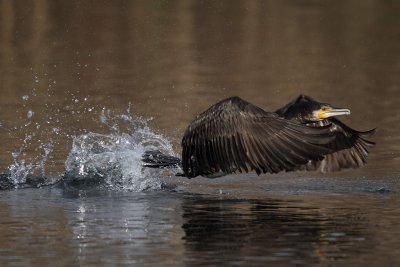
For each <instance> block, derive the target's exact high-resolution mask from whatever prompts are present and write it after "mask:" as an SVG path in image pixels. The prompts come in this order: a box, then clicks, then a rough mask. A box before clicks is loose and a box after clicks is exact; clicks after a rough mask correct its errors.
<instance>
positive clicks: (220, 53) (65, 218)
mask: <svg viewBox="0 0 400 267" xmlns="http://www.w3.org/2000/svg"><path fill="white" fill-rule="evenodd" d="M399 9H400V2H399V1H390V0H383V1H378V0H368V1H357V0H350V1H342V2H337V1H333V0H328V1H312V0H304V1H303V0H302V1H227V0H226V1H225V0H219V1H183V0H182V1H158V0H154V1H140V2H137V1H125V0H117V1H94V0H75V1H51V0H37V1H32V2H29V3H28V2H26V1H19V0H17V1H9V0H0V47H1V49H0V73H1V75H0V93H1V97H0V147H1V150H0V172H3V171H5V170H10V169H11V171H12V170H15V169H17V170H31V171H32V172H36V173H37V174H42V173H45V174H46V175H55V176H57V175H60V173H61V172H62V171H63V169H64V167H65V161H66V158H67V155H68V153H69V152H70V151H71V146H72V142H73V140H74V139H73V137H74V136H79V135H81V134H88V133H90V132H92V133H96V134H106V135H107V134H110V129H109V127H108V126H107V125H104V124H103V123H100V119H99V118H100V116H101V114H102V112H103V111H104V110H110V112H111V114H112V115H121V114H127V113H126V110H127V109H128V108H129V107H132V110H133V112H134V113H135V115H137V116H142V117H143V118H144V119H145V120H146V119H148V118H153V120H152V121H151V122H150V126H151V129H152V130H151V132H152V133H153V132H154V131H155V133H160V134H163V135H164V136H165V137H166V138H167V139H168V140H167V141H171V143H172V144H173V146H174V150H175V151H176V152H179V150H180V149H179V142H180V138H181V136H182V133H183V131H184V129H185V127H186V125H187V124H188V122H189V121H190V120H191V119H192V118H193V116H195V115H196V114H198V113H199V112H200V111H202V110H204V109H205V108H207V107H208V106H210V105H211V104H212V103H215V102H216V101H218V100H220V99H222V98H225V97H228V96H232V95H240V96H241V97H242V98H244V99H246V100H248V101H250V102H253V103H255V104H257V105H259V106H262V107H264V108H265V109H266V110H275V109H276V108H278V107H280V106H282V105H283V104H285V103H287V102H289V101H290V100H292V99H293V98H294V97H296V96H297V95H299V94H300V93H303V94H307V95H311V96H313V97H315V98H316V99H319V100H321V101H325V102H329V103H332V104H333V105H337V106H341V107H345V108H349V109H351V111H352V115H351V116H349V117H346V118H344V120H345V122H346V123H348V124H349V125H351V126H352V127H354V128H355V129H358V130H366V129H370V128H374V127H377V128H378V131H377V134H376V135H375V137H374V141H376V142H377V146H376V147H374V148H373V149H372V151H371V156H370V158H369V162H368V164H367V166H366V167H365V168H362V169H359V170H352V171H346V172H340V173H335V174H323V175H321V174H318V173H301V172H300V173H294V174H288V175H286V174H282V175H272V176H269V175H265V176H260V177H255V175H253V174H249V175H247V176H242V177H241V178H239V177H235V176H230V177H226V178H223V179H221V180H217V181H210V180H206V179H199V180H195V181H194V180H191V181H188V180H184V179H183V178H173V177H165V180H166V182H167V183H168V184H171V186H170V187H169V188H175V189H176V191H177V192H170V191H167V190H165V189H162V190H160V191H153V192H145V193H135V192H114V191H108V190H104V191H102V190H97V191H96V190H93V191H91V190H79V189H77V188H73V189H71V190H66V189H65V190H64V189H57V188H53V189H37V190H32V189H26V190H25V189H24V190H22V189H21V190H15V191H9V192H1V194H0V265H1V266H42V265H51V266H75V265H85V266H110V265H126V266H132V265H137V266H155V265H162V266H193V265H200V264H201V265H214V266H215V265H221V264H222V260H224V263H225V262H226V264H230V265H235V264H242V265H254V266H257V265H259V266H264V265H265V264H264V263H265V262H268V263H271V264H276V265H282V266H288V265H292V266H310V265H311V266H312V265H315V266H332V265H335V266H340V265H351V266H365V265H375V266H384V265H386V266H396V265H399V264H400V258H399V255H400V254H399V251H398V249H397V248H399V247H400V244H399V240H400V238H399V234H400V229H399V224H398V221H399V220H400V216H399V208H398V207H399V204H400V203H399V202H398V193H399V186H398V179H399V173H400V164H398V163H399V160H400V145H399V144H400V137H399V134H398V132H399V131H400V128H399V124H398V121H399V119H400V108H399V105H398V103H399V101H400V87H399V85H400V76H399V75H398V74H399V73H400V61H399V58H400V50H399V49H398V47H399V44H400V35H399V34H398V30H399V27H400V17H399V16H398V13H399V12H398V11H399ZM153 130H154V131H153ZM127 133H128V132H122V133H121V134H127ZM128 139H129V138H128ZM163 140H164V139H163ZM140 141H143V140H138V142H140ZM168 144H169V143H168ZM112 152H116V151H112ZM114 154H116V155H120V154H121V153H114ZM94 162H95V163H98V162H96V161H94ZM13 166H17V167H16V168H14V169H13V168H12V167H13ZM126 167H127V168H122V170H127V171H128V173H129V171H131V170H132V169H130V168H129V164H127V166H126ZM163 179H164V178H163ZM178 192H179V193H178ZM188 192H190V193H193V195H189V196H188V195H187V194H188ZM199 194H202V197H200V196H199ZM219 198H220V199H219ZM238 199H240V200H238Z"/></svg>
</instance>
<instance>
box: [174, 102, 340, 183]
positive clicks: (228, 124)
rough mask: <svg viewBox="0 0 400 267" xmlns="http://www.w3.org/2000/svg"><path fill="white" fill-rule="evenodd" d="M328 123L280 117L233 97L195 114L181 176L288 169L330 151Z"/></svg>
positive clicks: (186, 138)
mask: <svg viewBox="0 0 400 267" xmlns="http://www.w3.org/2000/svg"><path fill="white" fill-rule="evenodd" d="M332 139H333V137H332V134H331V132H330V128H329V127H320V128H312V127H308V126H304V125H301V124H298V123H295V122H291V121H288V120H285V119H282V118H279V117H278V116H277V115H276V114H274V113H269V112H265V111H264V110H262V109H261V108H259V107H256V106H254V105H252V104H250V103H248V102H246V101H244V100H242V99H240V98H238V97H233V98H229V99H226V100H224V101H221V102H219V103H217V104H216V105H214V106H212V107H211V108H209V109H208V110H207V111H205V112H203V113H202V114H200V115H199V116H197V117H196V118H195V119H194V121H193V122H192V123H191V124H190V125H189V127H188V128H187V130H186V132H185V134H184V137H183V139H182V147H183V150H182V165H183V171H184V173H185V175H186V176H188V177H194V176H197V175H212V174H215V173H218V172H224V173H233V172H237V171H239V172H243V171H244V172H248V171H251V170H252V171H255V172H257V174H260V173H261V172H263V173H266V172H270V173H276V172H280V171H283V170H286V171H290V170H294V169H296V168H298V166H299V165H302V164H305V163H307V162H308V161H309V160H318V159H321V158H322V156H323V155H325V154H327V153H328V152H331V150H330V149H329V148H326V147H324V146H323V145H325V144H327V143H328V142H330V141H332Z"/></svg>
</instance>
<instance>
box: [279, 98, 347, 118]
mask: <svg viewBox="0 0 400 267" xmlns="http://www.w3.org/2000/svg"><path fill="white" fill-rule="evenodd" d="M349 114H350V110H349V109H345V108H336V107H333V106H332V105H330V104H327V103H321V102H318V101H315V100H314V99H312V98H311V97H309V96H305V95H300V96H299V97H298V98H297V99H296V100H295V101H294V102H292V104H291V105H289V106H288V107H287V109H286V110H285V112H284V116H285V118H287V119H292V118H297V119H299V120H301V121H303V122H317V121H321V120H324V119H327V118H330V117H335V116H340V115H349Z"/></svg>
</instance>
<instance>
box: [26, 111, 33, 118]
mask: <svg viewBox="0 0 400 267" xmlns="http://www.w3.org/2000/svg"><path fill="white" fill-rule="evenodd" d="M33 114H34V112H33V111H32V110H29V111H28V113H27V114H26V116H27V117H28V119H30V118H32V116H33Z"/></svg>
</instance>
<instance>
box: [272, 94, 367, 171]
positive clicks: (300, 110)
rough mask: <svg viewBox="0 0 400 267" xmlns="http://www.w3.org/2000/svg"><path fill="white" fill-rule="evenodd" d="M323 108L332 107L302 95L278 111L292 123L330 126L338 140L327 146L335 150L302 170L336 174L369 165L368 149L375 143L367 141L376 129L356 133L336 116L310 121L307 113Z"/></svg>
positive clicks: (302, 167)
mask: <svg viewBox="0 0 400 267" xmlns="http://www.w3.org/2000/svg"><path fill="white" fill-rule="evenodd" d="M324 107H327V108H329V107H330V108H332V106H331V105H329V104H324V103H320V102H318V101H316V100H314V99H312V98H311V97H309V96H305V95H300V96H299V97H298V98H297V99H295V100H294V101H292V102H290V103H289V104H287V105H286V106H284V107H283V108H280V109H278V110H277V111H275V112H276V113H277V114H278V115H279V116H280V117H282V118H284V119H287V120H292V121H295V122H298V123H302V124H304V125H308V126H311V127H327V126H328V127H330V129H331V132H332V133H333V134H334V136H335V139H334V140H332V141H331V142H329V143H328V144H326V145H324V146H325V147H326V148H329V149H331V150H332V153H329V154H327V155H325V157H324V158H322V160H310V161H309V162H308V163H307V164H306V165H303V166H300V167H299V169H306V170H319V171H321V172H333V171H339V170H342V169H349V168H360V167H362V166H364V165H365V164H366V163H367V157H368V154H369V150H370V149H371V148H372V147H373V146H374V145H375V142H372V141H369V140H367V139H366V138H367V137H370V136H371V135H373V134H374V133H375V129H372V130H369V131H363V132H361V131H357V130H354V129H352V128H350V127H349V126H347V125H346V124H344V123H343V122H342V121H340V120H339V119H337V118H335V117H328V118H325V119H322V120H319V121H312V120H309V119H307V115H306V114H310V112H311V111H312V110H314V111H315V110H321V109H323V108H324Z"/></svg>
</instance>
